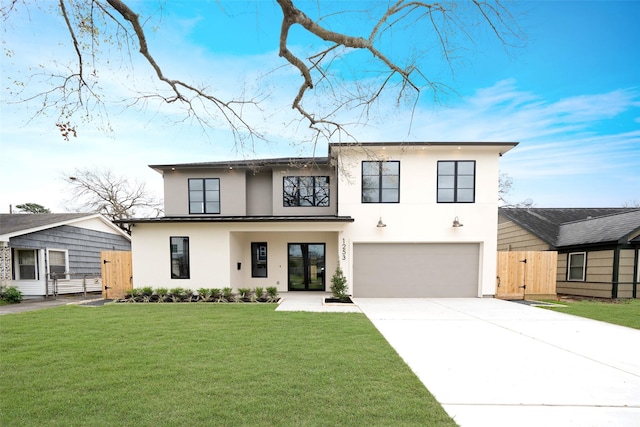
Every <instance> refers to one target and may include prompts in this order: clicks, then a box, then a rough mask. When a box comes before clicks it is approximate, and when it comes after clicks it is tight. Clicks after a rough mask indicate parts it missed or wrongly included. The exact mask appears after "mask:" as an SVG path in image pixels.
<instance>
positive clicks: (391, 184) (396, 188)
mask: <svg viewBox="0 0 640 427" xmlns="http://www.w3.org/2000/svg"><path fill="white" fill-rule="evenodd" d="M398 202H400V162H399V161H387V162H369V161H367V162H362V203H398Z"/></svg>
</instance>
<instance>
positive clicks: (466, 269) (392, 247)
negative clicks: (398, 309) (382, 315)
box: [353, 243, 480, 298]
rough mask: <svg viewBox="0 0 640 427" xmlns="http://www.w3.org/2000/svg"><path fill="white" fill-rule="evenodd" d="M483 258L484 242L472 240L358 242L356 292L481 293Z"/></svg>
mask: <svg viewBox="0 0 640 427" xmlns="http://www.w3.org/2000/svg"><path fill="white" fill-rule="evenodd" d="M479 259H480V246H479V245H478V244H472V243H465V244H458V243H441V244H425V243H357V244H354V245H353V296H354V297H361V298H450V297H477V296H478V267H479Z"/></svg>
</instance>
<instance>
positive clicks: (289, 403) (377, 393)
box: [0, 304, 456, 426]
mask: <svg viewBox="0 0 640 427" xmlns="http://www.w3.org/2000/svg"><path fill="white" fill-rule="evenodd" d="M0 402H1V405H0V425H6V426H9V425H11V426H20V425H24V426H33V425H39V426H113V425H117V426H194V425H220V426H337V425H345V426H347V425H348V426H426V425H429V426H440V425H442V426H455V425H456V424H455V423H454V422H453V420H451V418H449V417H448V415H447V414H446V413H445V412H444V410H443V409H442V407H441V406H440V405H439V404H438V403H437V402H436V401H435V399H434V398H433V396H432V395H431V394H430V393H429V392H428V390H427V389H426V388H425V387H424V386H423V385H422V383H421V382H420V381H419V380H418V378H417V377H416V376H415V375H414V374H413V373H412V372H411V370H410V369H409V368H408V367H407V365H406V364H404V362H403V361H402V360H401V359H400V358H399V356H398V355H397V354H396V353H395V351H394V350H393V349H392V348H391V347H390V346H389V344H388V343H387V342H386V341H385V340H384V338H383V337H382V336H381V335H380V334H379V333H378V331H377V330H376V329H375V327H374V326H373V325H372V324H371V323H370V322H369V321H368V320H367V319H366V317H365V316H363V315H362V314H358V313H286V312H275V311H274V308H273V306H272V305H234V304H229V305H213V304H153V305H146V304H135V305H131V304H126V305H124V304H123V305H118V304H111V305H107V306H105V307H79V306H65V307H58V308H52V309H47V310H40V311H34V312H30V313H22V314H13V315H4V316H0Z"/></svg>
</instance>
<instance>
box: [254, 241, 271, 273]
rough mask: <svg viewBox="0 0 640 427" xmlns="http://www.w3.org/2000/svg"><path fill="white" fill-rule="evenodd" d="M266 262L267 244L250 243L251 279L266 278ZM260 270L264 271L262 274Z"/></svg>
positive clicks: (267, 255)
mask: <svg viewBox="0 0 640 427" xmlns="http://www.w3.org/2000/svg"><path fill="white" fill-rule="evenodd" d="M263 250H264V251H263ZM268 261H269V251H268V246H267V242H251V277H255V278H265V277H268V272H269V270H268ZM261 270H264V272H263V271H261Z"/></svg>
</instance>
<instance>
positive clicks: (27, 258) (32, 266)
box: [15, 249, 38, 280]
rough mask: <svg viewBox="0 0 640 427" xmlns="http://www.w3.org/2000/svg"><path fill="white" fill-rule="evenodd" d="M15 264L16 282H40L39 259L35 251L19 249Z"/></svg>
mask: <svg viewBox="0 0 640 427" xmlns="http://www.w3.org/2000/svg"><path fill="white" fill-rule="evenodd" d="M16 252H17V257H16V258H17V259H16V264H15V278H16V280H38V263H37V260H38V257H37V255H36V251H35V250H33V249H18V250H16Z"/></svg>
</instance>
